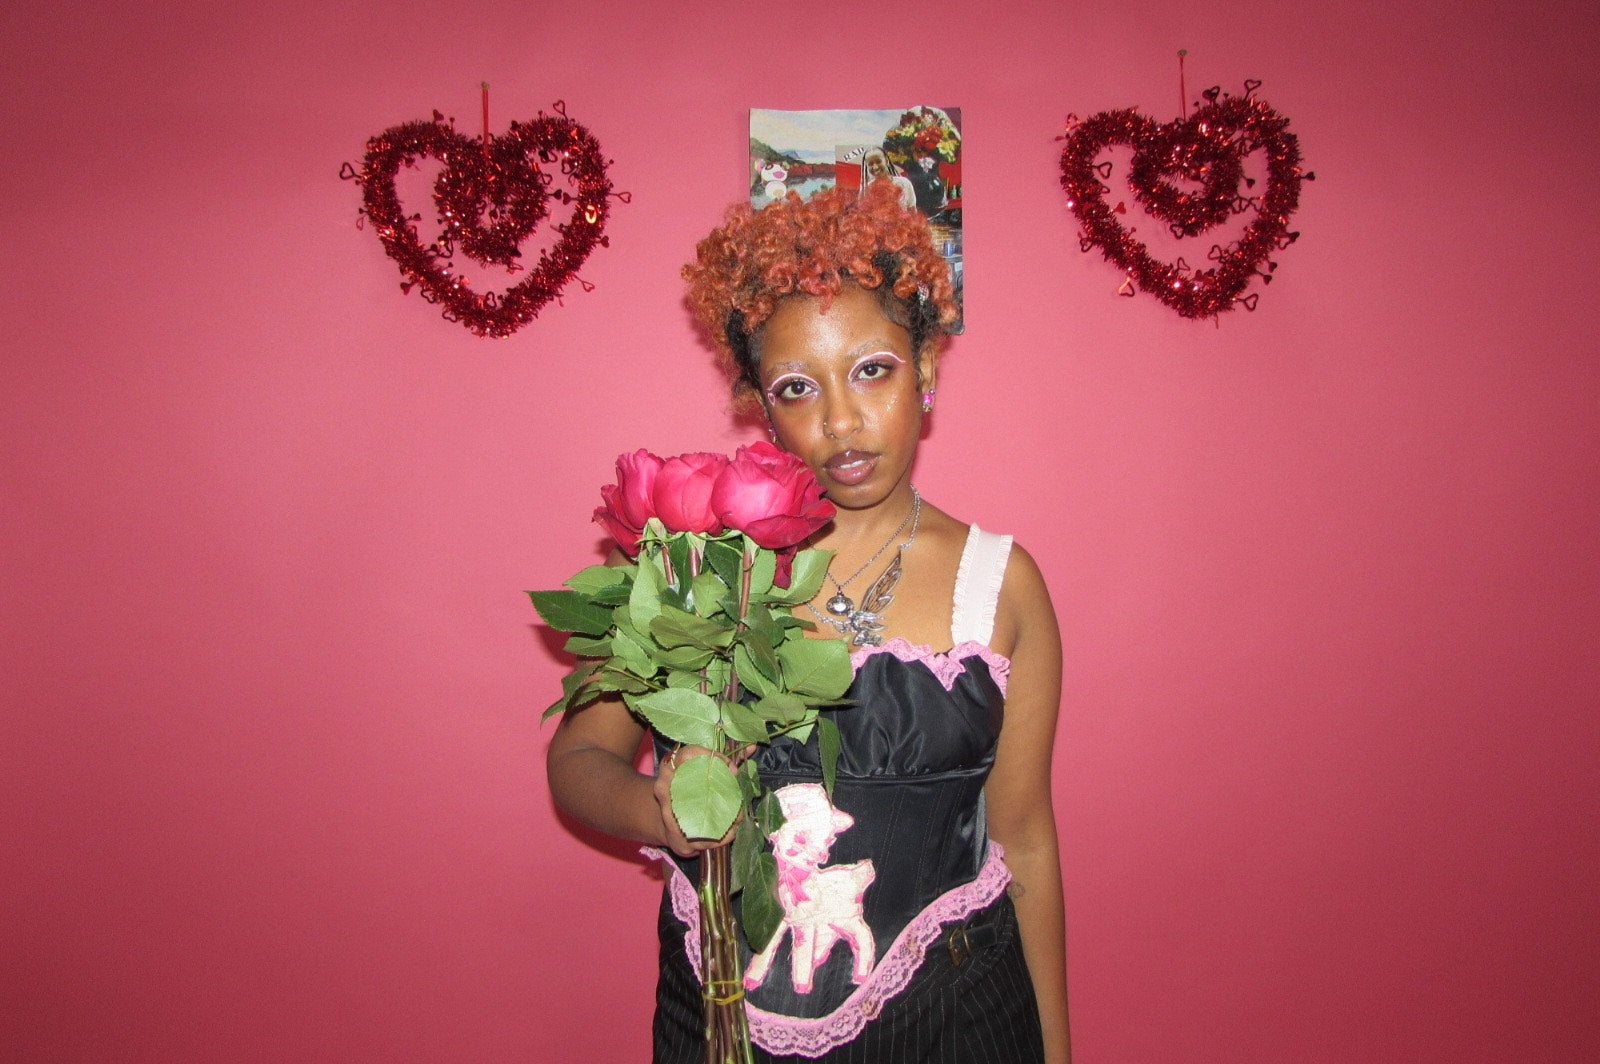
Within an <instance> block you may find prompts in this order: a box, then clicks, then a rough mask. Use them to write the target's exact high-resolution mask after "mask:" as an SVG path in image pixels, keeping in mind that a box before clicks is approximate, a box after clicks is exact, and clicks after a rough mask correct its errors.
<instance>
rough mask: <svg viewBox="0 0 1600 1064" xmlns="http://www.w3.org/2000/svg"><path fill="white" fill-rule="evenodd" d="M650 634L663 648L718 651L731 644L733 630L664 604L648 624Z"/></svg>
mask: <svg viewBox="0 0 1600 1064" xmlns="http://www.w3.org/2000/svg"><path fill="white" fill-rule="evenodd" d="M650 634H651V635H653V636H655V638H656V642H658V643H660V644H661V645H662V646H664V647H683V646H697V647H705V648H707V649H718V648H721V647H725V646H727V645H728V644H729V643H731V642H733V630H732V629H731V628H730V627H729V626H728V625H724V624H718V623H717V622H716V621H708V620H706V619H705V618H704V617H696V616H695V615H694V614H692V613H685V612H683V611H682V610H680V609H677V608H676V607H673V606H668V605H666V604H662V605H661V606H660V612H659V613H658V614H656V618H655V620H653V621H651V622H650Z"/></svg>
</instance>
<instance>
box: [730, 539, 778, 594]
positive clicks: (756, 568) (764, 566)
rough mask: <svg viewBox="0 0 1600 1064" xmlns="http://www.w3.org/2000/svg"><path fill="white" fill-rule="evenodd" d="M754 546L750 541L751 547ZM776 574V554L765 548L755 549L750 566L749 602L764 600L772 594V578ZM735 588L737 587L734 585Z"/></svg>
mask: <svg viewBox="0 0 1600 1064" xmlns="http://www.w3.org/2000/svg"><path fill="white" fill-rule="evenodd" d="M753 545H754V543H753V541H752V546H753ZM777 573H778V552H777V551H771V550H767V549H766V548H765V547H757V548H756V556H755V560H754V561H753V562H752V563H751V564H750V600H751V601H752V602H753V601H755V600H756V599H757V598H764V597H766V596H767V595H769V594H771V593H772V578H773V577H774V576H776V575H777ZM734 586H735V587H737V586H738V585H737V584H736V585H734Z"/></svg>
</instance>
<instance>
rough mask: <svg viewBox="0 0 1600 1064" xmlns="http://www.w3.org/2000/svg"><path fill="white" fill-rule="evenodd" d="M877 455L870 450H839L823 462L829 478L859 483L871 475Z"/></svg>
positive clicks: (876, 462) (845, 482)
mask: <svg viewBox="0 0 1600 1064" xmlns="http://www.w3.org/2000/svg"><path fill="white" fill-rule="evenodd" d="M877 464H878V456H877V455H875V454H873V453H872V452H871V451H841V452H840V453H839V454H836V455H834V456H833V457H832V458H830V459H828V460H827V461H826V462H824V463H823V468H824V469H826V470H827V471H828V477H829V479H831V480H833V481H834V482H835V483H838V484H859V483H861V482H862V481H863V480H866V479H867V478H868V477H870V476H871V475H872V470H873V469H874V468H875V467H876V466H877Z"/></svg>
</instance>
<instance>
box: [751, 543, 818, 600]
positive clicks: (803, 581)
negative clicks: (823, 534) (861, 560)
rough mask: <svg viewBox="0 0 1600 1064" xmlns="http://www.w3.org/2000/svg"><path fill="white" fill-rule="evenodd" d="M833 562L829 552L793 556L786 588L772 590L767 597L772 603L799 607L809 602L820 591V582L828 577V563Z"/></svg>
mask: <svg viewBox="0 0 1600 1064" xmlns="http://www.w3.org/2000/svg"><path fill="white" fill-rule="evenodd" d="M832 560H833V551H831V550H803V551H800V552H799V553H798V554H796V555H795V556H794V568H793V569H792V570H791V571H790V574H789V586H788V587H787V588H773V589H772V594H771V595H769V596H767V597H768V598H769V599H770V600H771V601H773V602H782V603H786V604H788V605H791V606H794V605H799V604H800V603H802V602H810V601H811V600H812V599H813V598H815V597H816V594H817V592H818V591H821V590H822V581H823V580H824V579H825V578H826V577H827V575H828V563H829V562H830V561H832Z"/></svg>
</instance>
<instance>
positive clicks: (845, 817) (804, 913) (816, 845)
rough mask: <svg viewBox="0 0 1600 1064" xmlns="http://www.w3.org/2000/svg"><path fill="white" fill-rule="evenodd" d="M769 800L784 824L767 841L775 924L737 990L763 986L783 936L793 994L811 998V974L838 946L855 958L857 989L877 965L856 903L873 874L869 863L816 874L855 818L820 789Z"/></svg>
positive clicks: (798, 786)
mask: <svg viewBox="0 0 1600 1064" xmlns="http://www.w3.org/2000/svg"><path fill="white" fill-rule="evenodd" d="M774 793H775V795H776V796H777V799H778V805H779V807H780V808H782V810H783V816H784V822H783V826H782V827H780V828H779V829H778V830H777V831H775V832H773V833H772V834H771V835H770V836H769V838H770V839H771V840H772V852H773V856H774V857H776V858H777V861H778V902H779V903H780V904H781V905H782V906H783V923H782V924H781V925H780V926H779V927H778V930H777V933H776V934H774V935H773V936H772V941H770V942H768V943H767V948H766V949H764V950H762V951H761V952H760V953H758V954H756V956H755V957H754V958H753V959H752V960H751V961H750V967H749V969H748V970H747V971H746V972H745V977H744V985H745V988H746V989H747V990H754V989H755V988H756V987H758V986H760V985H761V984H762V982H764V981H765V980H766V978H767V973H768V971H769V970H770V969H771V968H772V959H773V957H774V956H775V955H776V954H777V952H778V946H779V944H780V943H782V941H783V937H784V935H786V934H787V935H788V936H790V946H789V953H790V978H791V979H793V981H794V989H795V992H796V993H799V994H809V993H810V992H811V986H812V982H813V980H814V979H815V978H816V974H817V969H818V968H820V967H822V965H823V963H824V962H826V961H827V959H828V954H829V953H831V952H832V950H833V947H834V945H835V944H836V943H837V942H838V941H839V940H840V939H843V940H844V941H845V942H847V943H849V945H850V949H851V951H852V952H853V953H854V954H855V963H854V966H853V968H852V969H851V979H852V981H854V982H855V983H857V984H860V983H863V982H865V981H866V979H867V977H868V976H869V975H871V974H872V968H873V965H874V964H875V963H876V962H877V946H876V943H875V942H874V940H873V937H872V929H871V928H870V927H868V926H867V921H866V918H865V917H864V916H863V915H862V911H861V909H862V898H863V897H864V896H865V894H866V892H867V887H868V886H870V885H871V884H872V881H873V880H874V879H876V878H877V875H878V873H877V871H876V870H875V869H874V868H873V866H872V862H871V861H870V860H865V861H857V862H855V863H854V864H847V865H833V866H831V867H828V868H824V867H822V863H823V862H824V861H826V860H827V859H828V854H829V852H830V851H831V850H832V848H833V843H834V840H835V839H836V838H838V836H839V833H840V832H842V831H847V830H849V828H850V826H851V825H852V824H854V823H855V818H854V817H852V816H851V815H850V814H849V813H845V812H842V811H840V810H838V809H835V808H834V807H833V805H832V803H830V802H829V801H828V792H827V791H825V790H824V789H823V787H822V785H821V784H820V783H791V784H789V785H788V786H787V787H780V788H779V789H778V790H777V791H775V792H774Z"/></svg>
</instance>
